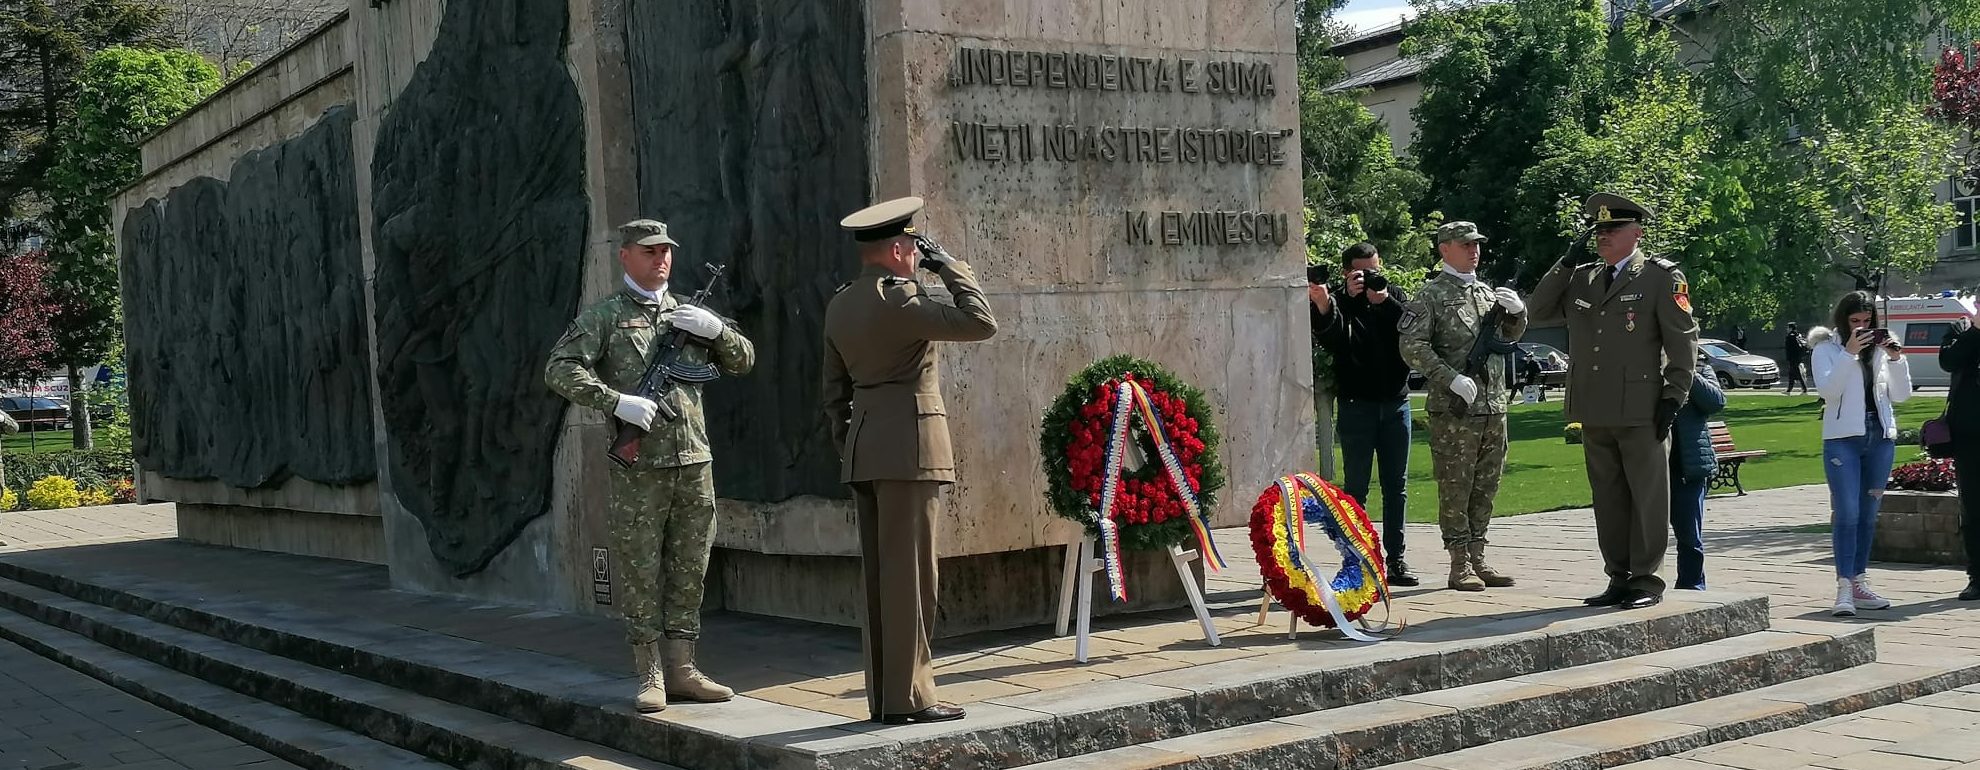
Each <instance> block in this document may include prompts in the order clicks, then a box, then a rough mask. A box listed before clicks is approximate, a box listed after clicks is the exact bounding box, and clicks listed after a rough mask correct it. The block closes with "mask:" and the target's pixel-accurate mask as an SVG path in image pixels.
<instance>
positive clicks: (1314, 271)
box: [1306, 265, 1332, 286]
mask: <svg viewBox="0 0 1980 770" xmlns="http://www.w3.org/2000/svg"><path fill="white" fill-rule="evenodd" d="M1331 277H1332V273H1331V270H1330V269H1329V268H1328V266H1326V265H1307V266H1306V282H1307V283H1309V284H1312V285H1314V286H1325V285H1327V281H1328V280H1329V279H1330V278H1331Z"/></svg>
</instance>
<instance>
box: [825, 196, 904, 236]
mask: <svg viewBox="0 0 1980 770" xmlns="http://www.w3.org/2000/svg"><path fill="white" fill-rule="evenodd" d="M922 205H923V203H922V200H921V199H920V198H916V197H913V196H909V197H906V198H895V199H893V200H890V201H885V202H882V203H876V204H873V205H871V206H868V207H866V208H863V209H860V210H858V211H855V212H853V213H851V214H848V215H847V216H846V218H845V219H841V220H839V226H840V227H843V228H845V229H847V230H851V231H852V234H853V240H856V241H884V240H886V239H888V238H892V237H895V236H898V235H901V234H903V233H912V232H914V215H915V214H918V213H921V207H922Z"/></svg>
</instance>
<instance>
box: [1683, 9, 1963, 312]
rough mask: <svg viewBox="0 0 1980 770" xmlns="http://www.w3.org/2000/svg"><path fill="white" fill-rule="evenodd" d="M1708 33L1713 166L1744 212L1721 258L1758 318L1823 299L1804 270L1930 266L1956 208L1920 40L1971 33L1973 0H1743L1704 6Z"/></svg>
mask: <svg viewBox="0 0 1980 770" xmlns="http://www.w3.org/2000/svg"><path fill="white" fill-rule="evenodd" d="M1701 14H1702V16H1701V17H1699V20H1700V23H1701V25H1709V26H1710V27H1711V28H1712V29H1714V30H1716V32H1717V34H1716V35H1715V36H1714V40H1713V45H1712V56H1711V59H1710V62H1709V64H1708V65H1707V66H1706V68H1705V70H1704V77H1703V80H1702V82H1703V86H1704V89H1703V90H1704V95H1705V106H1706V111H1707V114H1710V115H1712V116H1713V118H1714V120H1715V121H1717V122H1718V123H1719V126H1720V130H1719V136H1718V145H1717V146H1716V147H1715V148H1714V152H1713V154H1714V156H1715V157H1716V158H1717V159H1718V163H1719V165H1720V166H1721V167H1723V168H1727V169H1733V170H1736V171H1737V173H1739V174H1740V178H1742V179H1744V180H1745V182H1744V183H1745V185H1746V187H1747V193H1748V194H1747V196H1746V199H1747V200H1748V201H1749V202H1750V204H1751V210H1750V211H1749V212H1748V213H1747V222H1746V223H1745V227H1744V228H1743V229H1740V230H1739V231H1738V232H1736V233H1735V234H1734V235H1735V240H1736V241H1738V242H1740V244H1742V245H1745V246H1747V247H1749V250H1747V251H1743V252H1738V251H1730V250H1726V251H1718V252H1715V253H1713V254H1711V255H1710V257H1711V259H1712V261H1713V262H1715V263H1722V264H1724V265H1725V266H1726V267H1727V268H1729V269H1728V270H1727V271H1726V272H1727V274H1728V275H1729V276H1737V277H1738V281H1739V283H1738V284H1737V286H1738V287H1739V288H1742V289H1744V290H1746V291H1749V292H1752V293H1754V294H1755V295H1756V300H1757V301H1754V302H1749V303H1747V304H1748V305H1749V307H1747V308H1745V310H1746V311H1748V314H1750V315H1752V316H1753V317H1759V318H1769V317H1771V315H1772V313H1778V312H1782V311H1785V312H1788V313H1789V314H1801V313H1805V312H1809V311H1812V310H1813V309H1814V308H1818V307H1821V306H1823V305H1825V304H1826V303H1827V301H1828V300H1830V299H1832V297H1830V296H1829V295H1830V294H1832V293H1833V290H1832V289H1831V288H1829V286H1828V285H1827V283H1826V282H1824V281H1810V280H1806V278H1807V277H1809V276H1811V275H1822V274H1824V273H1828V274H1831V275H1833V274H1836V273H1841V274H1844V275H1849V276H1852V277H1854V278H1855V280H1856V283H1857V284H1858V285H1860V286H1870V287H1876V286H1878V285H1880V284H1879V281H1880V280H1881V278H1882V276H1884V275H1885V274H1886V273H1887V272H1889V271H1897V272H1900V273H1906V274H1915V273H1918V272H1921V271H1923V270H1926V269H1928V268H1930V267H1931V265H1932V264H1933V262H1934V261H1935V259H1936V257H1937V251H1938V246H1937V241H1938V238H1939V235H1940V234H1941V233H1943V231H1944V229H1945V228H1946V227H1948V226H1950V224H1951V219H1950V216H1951V214H1950V209H1948V208H1947V207H1946V206H1945V205H1944V204H1943V203H1940V202H1939V201H1938V200H1937V196H1936V195H1935V193H1934V190H1935V189H1936V188H1937V186H1938V185H1939V183H1941V182H1943V181H1944V180H1946V179H1947V178H1948V177H1950V176H1951V175H1952V174H1953V173H1955V172H1956V171H1957V166H1956V161H1954V160H1953V159H1951V158H1950V156H1949V151H1950V149H1951V147H1952V142H1953V138H1954V137H1953V134H1952V133H1951V132H1950V131H1949V130H1948V129H1947V128H1946V127H1944V126H1941V125H1938V124H1935V123H1932V122H1930V121H1929V120H1927V119H1925V118H1924V117H1923V116H1924V115H1925V114H1926V113H1927V111H1928V110H1929V109H1930V108H1931V97H1932V84H1933V81H1932V59H1931V58H1929V57H1928V56H1926V55H1925V54H1927V53H1929V51H1928V50H1927V49H1925V47H1924V45H1925V44H1926V43H1927V42H1929V41H1931V40H1933V39H1934V38H1935V37H1936V35H1937V34H1938V33H1939V31H1940V30H1941V29H1943V28H1946V27H1951V28H1953V29H1974V28H1975V22H1976V21H1980V0H1923V1H1922V2H1921V0H1742V1H1741V2H1738V3H1715V4H1710V5H1708V6H1707V7H1706V8H1705V10H1703V11H1701Z"/></svg>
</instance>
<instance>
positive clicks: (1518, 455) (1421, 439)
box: [1335, 392, 1946, 522]
mask: <svg viewBox="0 0 1980 770" xmlns="http://www.w3.org/2000/svg"><path fill="white" fill-rule="evenodd" d="M1548 397H1549V398H1551V399H1554V400H1551V401H1548V402H1547V403H1543V404H1521V405H1517V406H1514V407H1513V408H1512V413H1511V414H1510V415H1508V416H1507V422H1506V428H1507V431H1508V434H1509V437H1510V439H1511V442H1512V444H1511V446H1510V447H1509V448H1508V450H1507V452H1506V475H1505V478H1504V480H1503V481H1502V482H1501V483H1500V485H1499V497H1498V500H1497V502H1496V506H1495V509H1494V515H1497V516H1514V515H1518V514H1522V513H1536V512H1539V511H1554V510H1560V509H1563V508H1581V507H1585V506H1587V505H1589V504H1590V502H1591V500H1592V498H1591V496H1590V495H1589V492H1588V476H1587V473H1586V470H1585V469H1584V466H1583V464H1582V458H1581V446H1580V445H1578V444H1569V443H1567V442H1566V441H1564V440H1562V438H1561V433H1562V428H1564V427H1565V426H1566V421H1565V420H1563V419H1562V418H1561V402H1560V401H1559V399H1558V397H1557V396H1556V395H1555V394H1552V393H1550V394H1548ZM1945 405H1946V401H1945V399H1944V398H1937V397H1931V398H1925V397H1921V398H1915V399H1912V400H1911V401H1908V402H1906V403H1903V404H1899V405H1898V423H1899V424H1900V425H1902V426H1904V427H1907V428H1916V427H1918V426H1919V425H1921V424H1923V423H1924V422H1925V421H1926V420H1928V419H1931V418H1933V417H1937V416H1938V415H1939V412H1940V410H1942V409H1944V408H1945ZM1412 407H1413V408H1414V410H1415V414H1416V416H1417V421H1418V423H1419V425H1420V424H1421V423H1422V421H1423V419H1424V414H1423V411H1422V409H1423V399H1422V397H1420V396H1419V397H1416V398H1415V399H1414V401H1413V404H1412ZM1713 419H1715V420H1724V421H1725V423H1726V425H1727V426H1728V427H1730V428H1731V429H1732V434H1733V441H1734V442H1736V443H1737V444H1738V445H1739V448H1741V449H1764V450H1767V456H1766V457H1762V458H1758V459H1752V460H1747V461H1746V467H1745V468H1744V470H1742V471H1741V473H1740V478H1741V480H1743V481H1744V482H1745V483H1746V489H1747V490H1748V491H1752V490H1755V489H1771V488H1774V487H1789V486H1798V485H1802V484H1820V483H1822V461H1821V458H1822V439H1821V436H1822V423H1821V413H1820V411H1819V410H1818V407H1816V406H1815V399H1814V398H1813V397H1808V398H1802V397H1799V396H1795V397H1785V396H1774V395H1759V394H1750V395H1749V394H1741V393H1737V392H1735V393H1734V394H1733V395H1732V399H1731V401H1730V403H1728V404H1727V405H1726V409H1725V411H1723V412H1720V413H1719V414H1717V415H1714V416H1713ZM1412 439H1413V440H1412V444H1411V447H1410V453H1409V520H1410V521H1418V522H1434V521H1436V518H1437V487H1436V482H1435V481H1433V480H1432V479H1431V476H1430V469H1431V465H1430V444H1429V441H1430V433H1429V431H1427V430H1418V431H1416V432H1415V434H1414V436H1413V437H1412ZM1918 451H1919V450H1918V448H1917V447H1898V462H1899V463H1904V462H1908V461H1910V460H1912V459H1913V458H1914V457H1915V456H1916V455H1917V454H1918ZM1336 455H1337V460H1336V463H1337V464H1336V466H1335V470H1336V476H1338V475H1339V471H1340V470H1341V468H1340V466H1339V465H1338V452H1337V453H1336ZM1378 473H1379V471H1378ZM1715 494H1716V493H1715ZM1727 494H1730V493H1727ZM1368 496H1369V497H1370V498H1371V499H1370V500H1369V502H1370V504H1371V507H1372V508H1373V509H1374V510H1371V511H1369V514H1370V515H1371V516H1376V517H1379V516H1380V510H1381V508H1380V504H1379V503H1378V502H1377V500H1379V499H1380V497H1381V484H1380V482H1379V481H1378V482H1374V483H1371V484H1370V489H1369V495H1368Z"/></svg>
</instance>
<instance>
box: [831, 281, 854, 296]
mask: <svg viewBox="0 0 1980 770" xmlns="http://www.w3.org/2000/svg"><path fill="white" fill-rule="evenodd" d="M852 285H853V282H852V281H847V282H845V283H842V284H839V288H836V289H833V290H832V293H833V294H838V293H839V292H842V291H845V290H846V288H847V287H850V286H852Z"/></svg>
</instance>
